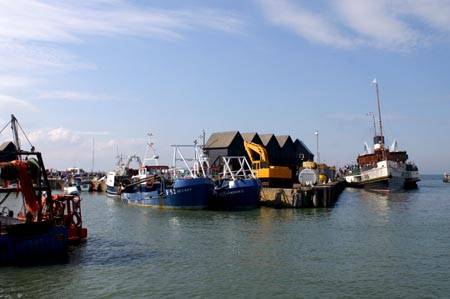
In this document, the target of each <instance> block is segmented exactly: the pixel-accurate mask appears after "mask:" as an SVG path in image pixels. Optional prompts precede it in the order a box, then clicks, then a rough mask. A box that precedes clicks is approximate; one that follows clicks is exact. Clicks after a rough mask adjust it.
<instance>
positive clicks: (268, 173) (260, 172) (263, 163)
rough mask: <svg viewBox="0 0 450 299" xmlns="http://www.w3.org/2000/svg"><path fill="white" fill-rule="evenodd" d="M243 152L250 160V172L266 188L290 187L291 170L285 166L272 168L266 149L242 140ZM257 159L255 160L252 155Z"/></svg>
mask: <svg viewBox="0 0 450 299" xmlns="http://www.w3.org/2000/svg"><path fill="white" fill-rule="evenodd" d="M244 147H245V151H246V152H247V155H248V157H249V158H250V161H251V165H252V170H253V171H254V172H255V175H256V177H257V178H259V179H260V180H261V183H262V185H263V186H266V187H292V170H291V169H290V168H289V167H286V166H273V165H270V163H269V156H268V155H267V151H266V149H265V148H264V147H263V146H262V145H259V144H257V143H254V142H248V141H245V140H244ZM254 153H255V154H257V155H258V156H259V159H255V158H254V155H253V154H254Z"/></svg>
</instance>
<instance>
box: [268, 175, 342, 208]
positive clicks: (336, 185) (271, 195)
mask: <svg viewBox="0 0 450 299" xmlns="http://www.w3.org/2000/svg"><path fill="white" fill-rule="evenodd" d="M345 185H346V184H345V181H344V180H337V181H333V182H329V183H326V184H317V185H314V186H301V185H300V184H296V185H295V186H294V188H288V189H280V188H263V190H262V191H261V205H262V206H268V207H274V208H328V207H331V206H332V205H333V204H334V203H335V202H336V201H337V200H338V197H339V194H341V192H342V190H344V188H345Z"/></svg>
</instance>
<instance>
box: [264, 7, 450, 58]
mask: <svg viewBox="0 0 450 299" xmlns="http://www.w3.org/2000/svg"><path fill="white" fill-rule="evenodd" d="M258 2H259V3H260V5H261V7H262V9H263V12H264V15H265V16H266V18H267V19H268V20H269V21H270V22H271V23H273V24H276V25H278V26H282V27H285V28H287V29H289V30H291V31H293V32H295V33H296V34H298V35H300V36H301V37H303V38H305V39H306V40H309V41H311V42H314V43H319V44H325V45H330V46H333V47H340V48H354V47H361V46H369V47H375V48H381V49H387V50H391V51H409V50H411V49H413V48H415V47H417V46H418V45H425V44H428V43H429V42H432V41H433V40H432V38H433V35H439V36H441V37H442V35H445V36H446V37H447V38H448V33H450V18H448V16H449V15H450V3H449V1H445V0H434V1H425V0H417V1H408V0H395V1H390V0H379V1H360V0H335V1H328V2H321V3H322V4H323V5H325V6H324V7H322V9H321V10H320V11H319V12H317V11H313V10H312V9H311V8H306V2H302V3H298V2H294V1H291V0H259V1H258ZM302 5H303V6H302ZM430 33H432V34H430Z"/></svg>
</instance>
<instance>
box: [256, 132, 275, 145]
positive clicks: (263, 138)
mask: <svg viewBox="0 0 450 299" xmlns="http://www.w3.org/2000/svg"><path fill="white" fill-rule="evenodd" d="M273 137H274V135H273V134H260V135H259V138H261V141H262V143H263V145H264V146H267V144H268V143H269V141H270V139H272V138H273Z"/></svg>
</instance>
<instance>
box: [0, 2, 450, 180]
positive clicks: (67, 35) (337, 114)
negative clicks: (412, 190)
mask: <svg viewBox="0 0 450 299" xmlns="http://www.w3.org/2000/svg"><path fill="white" fill-rule="evenodd" d="M449 50H450V0H428V1H427V0H391V1H388V0H379V1H361V0H336V1H334V0H329V1H320V0H319V1H294V0H247V1H196V0H189V1H187V0H184V1H175V0H174V1H166V0H160V1H156V0H155V1H138V0H136V1H120V0H113V1H111V0H109V1H106V0H98V1H22V0H16V1H8V0H0V57H1V58H0V125H1V127H3V126H4V125H5V124H6V123H7V122H8V121H9V120H10V115H11V114H14V115H15V116H16V117H17V118H18V119H19V121H20V123H21V125H22V127H23V128H24V130H25V132H26V133H27V135H28V137H29V139H30V141H31V142H32V144H33V145H34V146H35V147H36V148H37V149H38V150H39V151H41V152H43V155H44V159H45V164H46V167H47V168H57V169H65V168H67V167H73V166H78V167H82V168H84V169H86V170H91V169H92V167H94V169H95V170H104V171H109V170H112V169H114V167H115V163H116V158H115V157H116V156H117V154H118V153H119V154H123V155H124V156H126V155H132V154H137V155H140V156H143V155H144V153H145V150H146V142H147V134H148V133H150V132H151V133H152V134H153V142H154V143H155V147H156V150H157V153H158V154H159V156H160V162H161V163H165V164H169V165H170V164H171V161H172V149H171V147H170V145H171V144H192V142H193V141H194V140H195V139H198V138H199V136H200V135H201V132H202V130H203V129H204V130H205V132H206V137H207V138H208V137H209V135H210V134H212V133H214V132H222V131H234V130H238V131H240V132H241V133H247V132H258V133H260V134H265V133H273V134H276V135H290V136H291V137H292V138H293V139H296V138H299V139H301V140H302V141H303V142H304V143H305V144H306V145H307V146H308V147H309V148H310V149H311V150H312V151H313V152H315V151H316V136H315V131H316V130H318V132H319V153H320V158H321V161H322V162H323V161H325V163H327V164H333V165H337V166H342V165H345V164H348V163H352V162H354V161H355V159H356V156H357V155H358V154H359V153H362V152H363V149H364V148H363V145H364V142H368V143H371V141H372V135H373V121H372V117H371V116H367V115H366V114H367V112H377V103H376V93H375V87H374V86H373V85H371V82H372V80H373V79H374V78H376V79H377V82H378V83H379V88H380V97H381V112H382V117H383V126H384V128H383V130H384V133H385V136H386V139H387V143H392V142H393V141H394V140H397V142H398V145H399V148H400V149H403V150H407V151H408V153H409V157H410V159H411V160H414V162H416V163H417V164H418V166H419V169H420V171H421V173H442V172H446V171H447V172H448V171H450V154H449V150H448V149H449V148H450V138H449V137H448V132H449V131H450V121H449V113H450V59H449V58H450V56H449V53H450V51H449ZM2 135H4V134H2ZM4 138H6V137H4ZM0 141H4V140H0ZM24 143H25V142H24ZM93 143H94V144H95V146H93ZM26 147H27V145H26V143H25V145H24V148H26ZM93 149H94V165H93V164H92V161H93V159H92V157H93Z"/></svg>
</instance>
